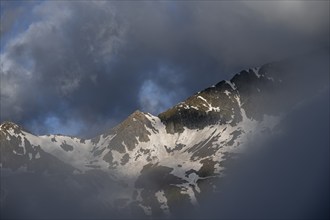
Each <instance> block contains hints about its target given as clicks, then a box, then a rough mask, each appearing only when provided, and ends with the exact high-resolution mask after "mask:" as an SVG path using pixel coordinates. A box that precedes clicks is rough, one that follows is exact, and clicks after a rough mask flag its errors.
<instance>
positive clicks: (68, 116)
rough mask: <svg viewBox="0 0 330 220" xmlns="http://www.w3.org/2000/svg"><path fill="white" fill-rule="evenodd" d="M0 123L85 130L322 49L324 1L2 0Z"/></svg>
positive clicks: (92, 131) (41, 130) (157, 109)
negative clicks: (272, 64) (283, 60)
mask: <svg viewBox="0 0 330 220" xmlns="http://www.w3.org/2000/svg"><path fill="white" fill-rule="evenodd" d="M0 12H1V29H0V30H1V31H0V36H1V44H0V46H1V47H0V58H1V60H0V68H1V69H0V104H1V105H0V121H1V122H4V121H13V122H15V123H17V124H20V125H22V126H23V127H24V128H26V129H27V130H29V131H31V132H33V133H36V134H48V133H61V134H67V135H78V136H80V137H92V136H93V135H96V134H99V133H101V132H103V131H105V130H108V129H110V128H111V127H113V126H115V125H116V124H118V123H119V122H121V121H122V120H124V119H125V118H126V117H127V116H128V115H130V114H131V113H132V112H134V111H135V110H137V109H139V110H141V111H144V112H150V113H152V114H154V115H157V114H159V113H161V112H162V111H165V110H166V109H168V108H170V107H171V106H173V105H175V104H176V103H178V102H180V101H183V100H184V99H186V98H187V97H189V96H190V95H193V94H194V93H196V92H198V91H199V90H202V89H204V88H206V87H209V86H211V85H213V84H216V83H217V82H219V81H221V80H223V79H230V78H231V77H232V76H233V75H234V74H235V73H237V72H239V71H240V70H242V69H246V68H251V67H255V66H260V65H262V64H265V63H268V62H272V61H276V60H279V59H284V58H286V57H290V56H295V55H297V54H301V53H306V52H308V51H311V50H314V49H317V48H323V47H329V1H203V2H202V1H177V2H176V1H157V2H153V1H121V2H119V1H3V0H2V1H1V10H0Z"/></svg>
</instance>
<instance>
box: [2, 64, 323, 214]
mask: <svg viewBox="0 0 330 220" xmlns="http://www.w3.org/2000/svg"><path fill="white" fill-rule="evenodd" d="M309 61H310V60H309ZM314 61H315V62H313V64H314V65H308V67H309V68H307V67H306V65H302V63H304V62H301V60H300V62H298V63H297V62H296V61H295V60H294V61H290V62H288V61H282V62H276V63H271V64H266V65H263V66H261V67H258V68H252V69H248V70H243V71H241V72H240V73H238V74H236V75H235V76H234V77H233V78H232V79H231V80H229V81H221V82H219V83H217V84H215V85H213V86H211V87H209V88H207V89H204V90H202V91H200V92H198V93H196V94H194V95H193V96H191V97H189V98H188V99H186V100H185V101H183V102H180V103H178V104H177V105H175V106H173V107H172V108H170V109H169V110H167V111H165V112H163V113H161V114H159V115H158V116H154V115H152V114H150V113H145V112H141V111H135V112H134V113H132V114H131V115H130V116H129V117H128V118H127V119H126V120H124V121H123V122H122V123H120V124H118V125H117V126H116V127H114V128H112V129H111V130H109V131H106V132H105V133H103V134H101V135H98V136H96V137H94V138H92V139H81V138H77V137H69V136H64V135H43V136H37V135H34V134H32V133H30V132H28V131H27V130H25V129H24V128H22V127H20V126H19V125H16V124H14V123H11V122H5V123H3V124H1V126H0V143H1V161H0V162H1V176H2V179H1V185H2V187H1V210H3V213H5V216H9V217H14V218H21V217H24V216H32V217H33V218H45V216H49V213H51V216H53V217H54V216H55V217H56V218H68V217H81V216H84V217H87V218H88V217H90V218H97V217H99V218H100V217H105V218H106V217H110V216H111V217H114V218H117V217H132V216H135V217H136V216H139V217H148V216H149V217H170V216H181V215H183V214H184V213H182V210H186V209H183V207H185V208H191V209H194V208H197V207H198V206H199V204H200V203H201V202H202V201H203V199H204V198H205V195H207V194H209V193H216V192H217V191H218V190H219V189H218V188H217V186H216V182H217V181H218V180H219V179H222V178H224V176H225V175H226V170H227V167H230V166H229V165H228V164H230V163H231V162H232V161H234V160H236V159H237V158H239V155H240V154H242V153H244V152H245V151H248V149H247V148H246V146H247V145H248V144H249V143H251V141H256V140H258V141H262V140H264V139H267V138H268V137H270V136H271V135H273V134H276V133H279V132H281V130H280V129H279V125H280V124H281V120H282V118H283V115H285V114H286V113H287V112H289V111H290V109H292V108H295V107H296V106H297V105H298V104H299V103H301V102H304V100H308V99H310V98H313V96H314V95H315V94H316V93H317V92H316V91H323V90H322V89H324V88H327V87H328V84H327V82H326V81H325V80H324V79H326V77H328V75H325V74H324V72H322V71H319V70H317V69H315V68H316V67H320V65H319V62H318V61H319V59H316V58H315V59H314ZM305 64H306V62H305ZM309 64H310V62H309ZM311 66H312V68H311ZM311 70H312V71H313V73H314V75H313V76H312V77H305V76H306V75H305V74H304V75H300V74H302V71H305V72H306V71H307V72H308V71H311ZM22 183H23V184H22ZM22 186H23V187H22ZM49 198H52V199H49ZM68 198H70V199H69V201H67V199H68ZM63 201H67V202H66V203H64V204H63ZM27 204H30V205H27ZM31 204H32V205H31ZM54 208H55V210H54ZM18 209H19V210H20V212H15V211H10V210H18ZM36 210H38V211H37V212H36Z"/></svg>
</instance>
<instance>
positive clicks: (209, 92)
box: [158, 81, 242, 133]
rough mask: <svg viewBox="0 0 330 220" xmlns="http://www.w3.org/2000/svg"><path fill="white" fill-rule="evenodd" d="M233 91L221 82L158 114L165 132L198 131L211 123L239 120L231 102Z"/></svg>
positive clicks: (233, 103) (234, 102)
mask: <svg viewBox="0 0 330 220" xmlns="http://www.w3.org/2000/svg"><path fill="white" fill-rule="evenodd" d="M235 96H237V92H236V91H235V90H234V89H233V88H232V87H231V86H230V85H229V84H228V83H226V82H225V81H221V82H220V83H218V84H217V85H216V86H214V87H210V88H207V89H205V90H203V91H201V92H200V93H197V94H195V95H194V96H191V97H190V98H188V99H187V100H185V101H184V102H182V103H179V104H178V105H176V106H174V107H173V108H171V109H169V110H168V111H166V112H163V113H161V114H159V115H158V117H159V118H160V119H161V120H162V122H163V123H164V124H165V125H166V129H167V132H168V133H176V132H182V131H183V127H187V128H190V129H201V128H204V127H205V126H207V125H212V124H229V123H230V124H232V125H236V124H237V123H238V122H240V121H241V120H242V116H241V114H240V107H239V105H238V102H237V100H236V99H235Z"/></svg>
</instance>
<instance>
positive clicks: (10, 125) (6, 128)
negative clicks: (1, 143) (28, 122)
mask: <svg viewBox="0 0 330 220" xmlns="http://www.w3.org/2000/svg"><path fill="white" fill-rule="evenodd" d="M10 130H12V131H13V132H14V133H15V134H19V133H21V132H22V130H23V128H22V127H21V126H19V125H17V124H15V123H13V122H10V121H5V122H3V123H2V124H1V125H0V131H2V132H4V133H8V131H10Z"/></svg>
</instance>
